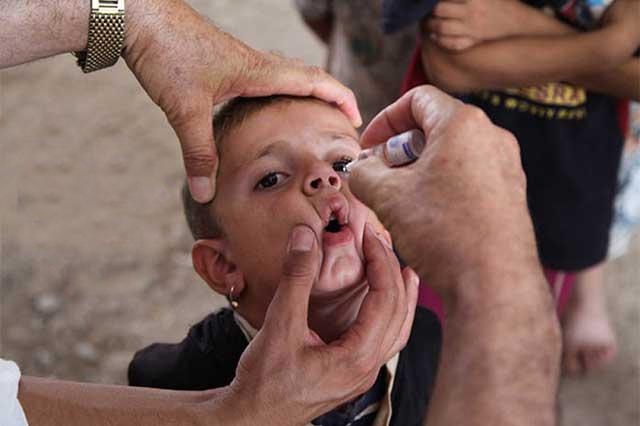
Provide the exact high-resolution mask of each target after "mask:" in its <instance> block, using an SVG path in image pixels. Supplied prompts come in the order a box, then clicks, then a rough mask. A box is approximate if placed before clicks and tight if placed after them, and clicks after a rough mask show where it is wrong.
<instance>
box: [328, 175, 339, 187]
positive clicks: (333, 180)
mask: <svg viewBox="0 0 640 426" xmlns="http://www.w3.org/2000/svg"><path fill="white" fill-rule="evenodd" d="M329 185H331V186H338V178H337V177H335V176H329Z"/></svg>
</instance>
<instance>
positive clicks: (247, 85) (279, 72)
mask: <svg viewBox="0 0 640 426" xmlns="http://www.w3.org/2000/svg"><path fill="white" fill-rule="evenodd" d="M243 82H244V84H243V85H242V86H239V85H236V86H237V87H238V88H239V92H240V93H239V96H245V97H252V96H269V95H273V94H285V95H293V96H313V97H315V98H318V99H320V100H323V101H325V102H327V103H330V104H334V105H336V106H337V107H338V108H339V109H340V110H341V111H342V112H343V113H344V114H345V115H346V116H347V118H349V120H350V121H351V122H352V124H353V125H354V126H355V127H359V126H360V125H361V124H362V117H361V116H360V112H359V111H358V104H357V101H356V97H355V95H354V93H353V91H351V90H350V89H349V88H347V87H346V86H344V85H343V84H342V83H340V82H339V81H338V80H336V79H335V78H333V77H331V76H330V75H329V74H327V73H326V72H325V71H324V70H323V69H321V68H319V67H314V66H304V65H302V63H301V62H300V61H298V60H291V59H282V58H278V57H276V56H274V55H263V56H262V58H261V59H260V60H259V61H258V63H257V64H256V65H255V66H253V67H252V68H251V69H250V70H249V71H248V75H247V76H245V77H244V78H243Z"/></svg>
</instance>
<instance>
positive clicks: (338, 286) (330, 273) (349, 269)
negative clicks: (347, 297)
mask: <svg viewBox="0 0 640 426" xmlns="http://www.w3.org/2000/svg"><path fill="white" fill-rule="evenodd" d="M363 282H364V265H363V264H362V261H361V260H360V259H359V258H357V259H336V261H335V262H333V263H332V264H331V265H322V268H321V270H320V275H319V277H318V280H317V281H316V282H315V284H314V285H313V289H312V290H311V294H312V296H320V297H322V296H326V297H331V296H334V295H341V294H345V293H349V292H350V291H351V290H353V289H355V288H357V287H359V286H360V285H361V284H362V283H363Z"/></svg>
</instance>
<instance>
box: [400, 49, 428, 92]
mask: <svg viewBox="0 0 640 426" xmlns="http://www.w3.org/2000/svg"><path fill="white" fill-rule="evenodd" d="M421 48H422V42H421V41H420V40H418V42H417V46H416V50H415V51H414V52H413V56H412V57H411V62H410V63H409V69H407V72H406V73H405V75H404V80H403V81H402V86H401V88H400V93H401V94H403V93H406V92H408V91H409V90H411V89H413V88H414V87H416V86H420V85H422V84H427V75H426V73H425V72H424V68H423V67H422V57H421V55H420V51H421V50H422V49H421Z"/></svg>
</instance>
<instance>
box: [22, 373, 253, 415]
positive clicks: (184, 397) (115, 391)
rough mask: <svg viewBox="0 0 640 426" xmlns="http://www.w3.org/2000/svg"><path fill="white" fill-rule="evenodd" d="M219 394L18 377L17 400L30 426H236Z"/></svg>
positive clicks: (221, 390)
mask: <svg viewBox="0 0 640 426" xmlns="http://www.w3.org/2000/svg"><path fill="white" fill-rule="evenodd" d="M224 389H225V388H222V389H219V390H214V391H206V392H178V391H166V390H158V389H147V388H136V387H124V386H111V385H96V384H86V383H75V382H65V381H58V380H50V379H39V378H33V377H22V379H21V381H20V389H19V393H18V399H19V400H20V404H21V405H22V407H23V409H24V412H25V414H26V416H27V420H28V421H29V424H30V425H32V426H49V425H51V426H54V425H69V426H73V425H89V424H90V425H95V426H115V425H133V424H135V425H139V426H146V425H149V426H157V425H160V424H181V425H194V426H195V425H200V424H204V423H201V422H203V421H205V419H206V421H207V422H208V424H210V425H213V426H215V425H240V424H241V423H240V422H238V421H237V419H235V421H234V419H233V418H232V417H230V416H229V410H228V408H229V407H230V406H226V407H225V405H224V404H223V403H222V401H223V400H224V393H225V390H224ZM214 399H215V400H216V401H217V402H214ZM205 411H208V413H209V415H203V414H206V413H205ZM214 413H215V414H214Z"/></svg>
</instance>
